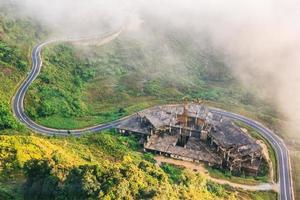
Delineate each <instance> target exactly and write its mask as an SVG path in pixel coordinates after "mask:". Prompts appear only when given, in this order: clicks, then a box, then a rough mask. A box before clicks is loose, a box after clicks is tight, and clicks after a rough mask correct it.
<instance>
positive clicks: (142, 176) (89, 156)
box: [0, 132, 235, 199]
mask: <svg viewBox="0 0 300 200" xmlns="http://www.w3.org/2000/svg"><path fill="white" fill-rule="evenodd" d="M0 141H1V142H0V152H1V154H0V161H1V162H0V163H1V164H0V169H1V170H0V175H1V178H0V183H1V186H3V187H1V190H3V191H5V193H3V194H2V195H6V196H8V197H9V196H11V197H12V198H13V199H20V197H22V196H23V195H24V198H25V199H65V198H68V199H74V198H75V199H95V198H97V197H98V198H99V197H100V198H103V199H106V198H111V199H117V198H124V199H145V198H148V199H149V198H150V199H186V198H192V199H235V198H234V194H233V193H232V192H230V191H228V190H226V188H223V187H222V186H220V185H217V184H212V183H211V182H207V181H206V179H205V178H203V177H202V176H200V175H199V174H195V173H193V172H189V171H187V170H181V172H180V173H181V176H182V178H181V179H177V182H176V184H175V183H174V182H173V181H172V180H171V179H169V178H168V177H169V176H168V175H170V174H168V173H165V172H164V170H165V169H166V168H163V169H161V168H160V167H159V166H156V165H155V164H153V163H151V162H149V161H147V160H145V159H144V158H143V155H142V154H141V153H138V152H137V150H138V149H137V148H139V145H138V142H137V140H136V139H135V138H132V137H125V136H121V135H118V134H116V133H114V132H105V133H101V134H89V135H85V136H83V137H68V138H65V137H52V138H48V137H42V136H34V135H32V136H0ZM114 149H115V150H114ZM168 170H169V171H168V172H172V171H174V170H175V168H172V167H168ZM170 170H171V171H170ZM8 178H9V181H7V180H8ZM16 181H17V182H19V183H22V182H24V181H25V183H24V187H25V188H24V190H22V189H21V188H22V184H17V185H14V184H12V183H11V182H16ZM4 183H6V184H4ZM10 183H11V184H10ZM23 191H24V193H23ZM116 191H118V192H116ZM221 191H222V192H221Z"/></svg>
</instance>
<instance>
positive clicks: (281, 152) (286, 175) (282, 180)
mask: <svg viewBox="0 0 300 200" xmlns="http://www.w3.org/2000/svg"><path fill="white" fill-rule="evenodd" d="M120 32H121V30H120V31H118V32H114V33H109V34H105V35H104V36H103V37H101V38H99V37H97V39H101V40H102V41H105V42H103V43H102V44H104V43H107V42H109V41H111V40H113V39H114V38H116V37H117V36H118V35H119V34H120ZM91 39H96V38H95V37H94V38H91V37H86V38H79V39H72V38H65V39H61V40H51V41H47V42H44V43H40V44H38V45H36V46H35V47H34V48H33V50H32V55H31V58H32V68H31V71H30V72H29V73H28V76H27V77H26V79H25V80H24V81H23V82H22V83H21V85H20V87H19V88H18V90H17V92H16V94H15V96H14V97H13V100H12V107H13V112H14V115H15V117H16V118H17V119H18V120H19V121H20V122H22V123H23V124H25V125H26V126H27V127H28V128H29V129H31V130H32V131H34V132H36V133H40V134H44V135H64V136H65V135H81V134H84V133H87V132H99V131H102V130H106V129H112V128H114V127H116V126H117V125H118V124H119V123H120V122H122V121H123V120H125V119H126V118H128V117H130V116H128V117H125V118H122V119H119V120H116V121H113V122H110V123H106V124H100V125H97V126H93V127H88V128H85V129H76V130H63V129H52V128H48V127H44V126H41V125H39V124H37V123H35V122H34V121H32V120H31V119H30V118H29V117H28V116H27V115H26V114H25V112H24V97H25V94H26V92H27V90H28V88H29V86H30V84H31V83H32V82H33V81H34V80H35V79H36V77H37V76H38V75H39V73H40V71H41V67H42V59H41V51H42V49H43V47H44V46H46V45H48V44H50V43H54V42H60V41H63V42H66V41H82V40H91ZM210 111H211V112H213V113H216V114H220V115H223V116H226V117H228V118H231V119H234V120H238V121H241V122H243V123H245V124H247V125H248V126H250V127H252V128H254V129H256V130H257V131H258V132H259V133H260V134H261V135H262V136H263V137H264V138H266V139H267V140H268V141H269V142H270V144H271V145H272V146H273V148H274V149H275V152H276V155H277V161H278V171H279V173H278V176H279V186H280V195H279V197H280V200H292V199H294V196H293V186H292V180H291V170H290V169H291V168H290V161H289V152H288V149H287V147H286V146H285V144H284V142H283V141H282V139H281V138H279V137H278V136H277V135H275V134H274V133H273V132H272V131H271V130H269V129H268V128H266V127H264V126H263V125H262V124H260V123H258V122H256V121H254V120H251V119H248V118H246V117H244V116H241V115H238V114H234V113H230V112H227V111H224V110H220V109H215V108H210Z"/></svg>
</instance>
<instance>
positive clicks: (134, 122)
mask: <svg viewBox="0 0 300 200" xmlns="http://www.w3.org/2000/svg"><path fill="white" fill-rule="evenodd" d="M117 128H121V129H123V130H127V131H132V132H135V133H142V134H150V133H149V131H150V130H149V128H148V127H146V126H142V123H141V121H140V119H139V116H138V115H137V114H136V115H133V116H131V117H129V118H128V119H126V120H125V121H122V122H121V124H120V125H118V126H117Z"/></svg>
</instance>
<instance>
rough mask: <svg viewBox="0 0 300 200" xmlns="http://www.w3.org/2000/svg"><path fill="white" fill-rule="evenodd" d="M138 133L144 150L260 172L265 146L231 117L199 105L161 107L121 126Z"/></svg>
mask: <svg viewBox="0 0 300 200" xmlns="http://www.w3.org/2000/svg"><path fill="white" fill-rule="evenodd" d="M117 129H118V131H119V132H120V133H123V134H138V135H140V136H141V141H142V142H143V145H144V150H145V151H148V152H153V153H157V154H161V155H165V156H169V157H172V158H176V159H181V160H187V161H193V162H205V163H207V164H208V165H209V166H215V167H220V168H226V169H229V170H230V171H231V172H233V173H236V174H240V173H246V174H251V175H257V173H258V171H259V169H260V164H261V159H262V148H261V146H260V145H259V144H257V143H256V141H255V140H254V139H253V138H251V137H250V136H249V135H247V134H246V133H244V132H243V131H242V130H241V129H240V128H239V127H238V126H236V125H235V124H234V123H233V121H231V120H230V119H228V118H226V117H223V116H220V115H216V114H212V113H211V112H209V110H208V108H207V107H205V106H202V105H199V104H195V103H190V104H185V105H166V106H157V107H153V108H151V109H148V110H145V111H142V112H139V113H137V114H136V115H134V116H132V117H130V118H129V119H127V120H126V121H124V122H123V123H122V124H120V125H119V126H118V127H117Z"/></svg>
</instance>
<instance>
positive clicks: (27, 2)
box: [12, 0, 300, 131]
mask: <svg viewBox="0 0 300 200" xmlns="http://www.w3.org/2000/svg"><path fill="white" fill-rule="evenodd" d="M12 2H14V3H16V4H18V6H19V7H20V11H21V12H22V13H23V14H26V15H29V16H31V17H33V18H35V19H37V20H39V21H40V22H41V23H43V24H44V25H45V26H47V27H48V28H50V29H51V30H52V31H53V32H54V33H56V34H73V35H74V34H78V35H81V34H87V33H88V34H91V33H101V32H105V31H107V30H113V29H118V27H120V26H122V24H124V23H127V27H128V29H134V30H136V31H137V30H139V29H141V28H142V26H141V25H140V24H143V23H144V26H145V23H148V22H149V19H150V21H151V19H152V21H151V24H153V23H157V24H158V27H160V28H164V27H162V26H172V27H177V28H179V29H182V30H186V31H187V32H190V33H191V34H192V35H193V36H194V40H195V44H196V43H197V42H198V40H199V38H203V34H205V35H206V36H208V37H209V39H210V41H211V43H212V45H213V46H214V47H215V48H217V49H219V50H220V51H222V52H223V53H224V55H226V57H225V60H224V62H226V64H227V65H228V66H230V67H231V68H232V69H233V71H234V73H235V75H236V76H237V77H238V78H239V79H240V80H241V82H242V83H243V84H244V85H245V87H249V88H251V89H254V90H257V91H259V94H260V95H261V96H262V97H266V98H268V99H269V100H270V99H271V100H272V101H274V102H275V103H276V105H278V109H279V110H280V111H281V112H283V113H284V114H285V115H286V116H287V117H288V119H289V122H290V123H291V124H290V125H292V127H298V126H297V125H298V121H300V94H299V92H298V91H299V90H300V73H299V72H300V37H299V35H300V23H299V19H300V3H299V1H297V0H256V1H255V0H254V1H253V0H245V1H241V0H205V1H204V0H185V1H182V0H150V1H149V0H51V1H50V0H14V1H12ZM145 16H147V20H148V21H146V20H144V19H145ZM146 25H147V24H146ZM139 31H140V33H143V34H148V35H151V34H152V33H151V31H148V32H147V31H143V30H139ZM141 38H143V37H141ZM289 127H291V126H289ZM299 130H300V127H298V131H299Z"/></svg>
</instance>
